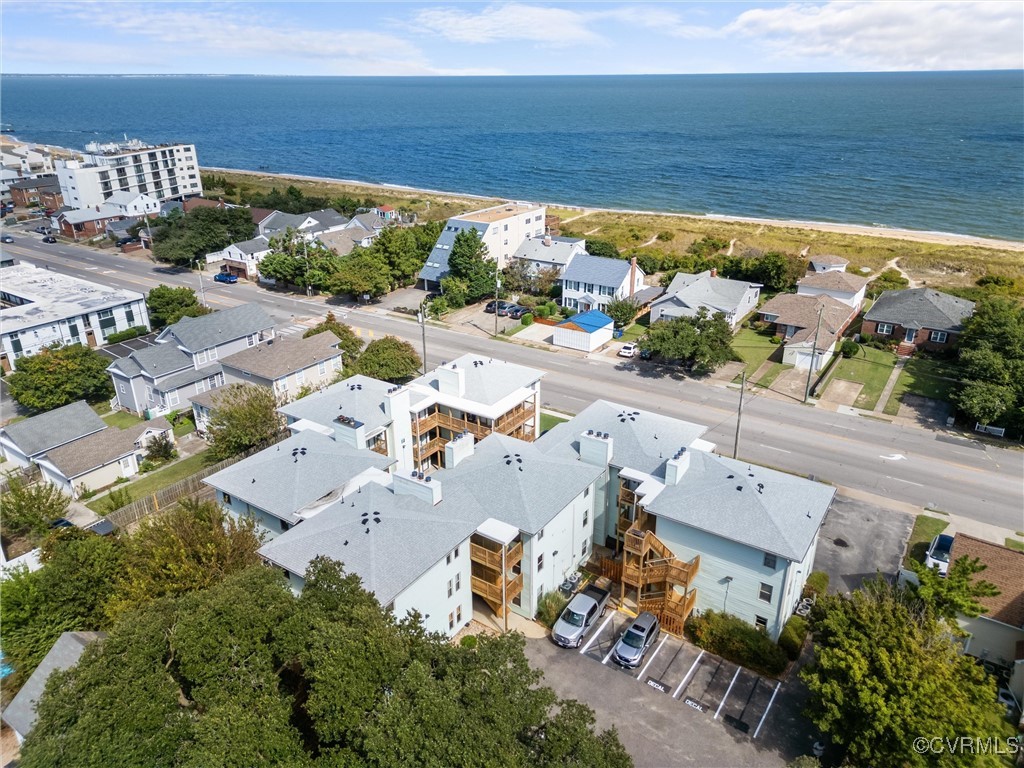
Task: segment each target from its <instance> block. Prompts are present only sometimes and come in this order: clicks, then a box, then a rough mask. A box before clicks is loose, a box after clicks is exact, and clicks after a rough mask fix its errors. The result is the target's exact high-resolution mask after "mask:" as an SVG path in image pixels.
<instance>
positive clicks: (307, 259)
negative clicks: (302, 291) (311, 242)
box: [302, 237, 313, 296]
mask: <svg viewBox="0 0 1024 768" xmlns="http://www.w3.org/2000/svg"><path fill="white" fill-rule="evenodd" d="M302 255H303V257H304V258H305V259H306V274H305V275H304V276H303V279H304V280H305V281H306V295H307V296H312V295H313V294H312V292H311V291H310V288H309V252H308V251H307V250H306V238H305V237H303V238H302Z"/></svg>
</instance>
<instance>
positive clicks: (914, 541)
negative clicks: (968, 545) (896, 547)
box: [903, 515, 949, 567]
mask: <svg viewBox="0 0 1024 768" xmlns="http://www.w3.org/2000/svg"><path fill="white" fill-rule="evenodd" d="M948 527H949V523H948V522H946V521H945V520H939V519H938V518H937V517H932V516H931V515H918V516H917V519H916V520H914V529H913V530H912V531H911V532H910V541H909V542H907V556H906V557H904V558H903V564H904V565H906V566H908V567H909V563H910V561H911V560H916V561H917V562H919V563H923V562H924V555H925V552H927V551H928V545H929V544H931V543H932V539H934V538H935V537H936V536H938V535H939V534H940V533H942V532H943V531H944V530H946V528H948Z"/></svg>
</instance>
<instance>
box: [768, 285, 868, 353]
mask: <svg viewBox="0 0 1024 768" xmlns="http://www.w3.org/2000/svg"><path fill="white" fill-rule="evenodd" d="M819 309H820V310H821V332H822V333H823V334H828V335H830V336H835V335H836V334H837V333H839V331H840V330H841V329H842V327H843V325H844V324H845V323H846V321H847V320H849V319H850V317H851V315H853V314H855V313H856V311H857V310H856V309H854V308H853V307H851V306H849V305H848V304H843V302H841V301H839V299H835V298H832V297H831V296H829V295H827V294H820V295H818V296H800V295H797V294H795V293H780V294H778V295H776V296H773V297H772V298H770V299H769V300H768V301H766V302H765V303H764V304H762V305H761V308H760V309H758V310H757V311H758V312H759V313H760V314H762V315H776V316H777V318H778V319H776V320H773V321H772V322H776V323H781V324H782V325H792V326H793V327H795V328H800V329H802V330H803V331H804V332H805V333H799V332H798V333H797V334H796V335H794V336H792V337H790V339H789V341H790V342H792V341H802V340H803V339H805V338H806V337H807V335H808V334H810V336H814V332H815V330H817V326H818V311H819ZM821 346H824V345H823V344H822V345H821Z"/></svg>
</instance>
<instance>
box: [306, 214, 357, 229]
mask: <svg viewBox="0 0 1024 768" xmlns="http://www.w3.org/2000/svg"><path fill="white" fill-rule="evenodd" d="M306 215H307V216H310V217H312V218H314V219H316V221H317V223H318V224H319V225H320V226H319V228H318V229H319V230H320V231H323V230H325V229H330V228H331V227H341V226H344V225H345V224H348V217H347V216H342V215H341V214H340V213H338V212H337V211H336V210H334V209H333V208H322V209H320V210H319V211H313V212H312V213H307V214H306Z"/></svg>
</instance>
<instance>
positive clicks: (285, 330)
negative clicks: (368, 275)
mask: <svg viewBox="0 0 1024 768" xmlns="http://www.w3.org/2000/svg"><path fill="white" fill-rule="evenodd" d="M333 312H334V316H335V317H336V318H337V319H338V320H340V321H341V322H343V323H345V322H347V320H348V314H349V313H348V312H339V311H337V310H333ZM325 318H326V315H324V316H317V317H307V318H302V319H298V320H296V319H294V318H293V321H292V322H289V323H282V324H281V325H279V326H277V328H276V329H275V333H276V335H277V336H292V337H295V338H301V337H302V334H304V333H305V332H306V331H308V330H309V329H310V328H312V327H313V326H315V325H319V324H320V323H321V322H323V320H324V319H325ZM350 327H351V328H352V330H353V332H354V333H355V334H356V336H360V337H362V338H365V339H367V340H369V341H372V340H373V339H374V332H373V331H371V330H370V329H368V328H359V327H357V326H355V325H350Z"/></svg>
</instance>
